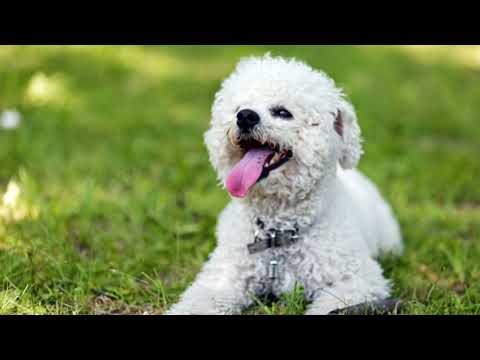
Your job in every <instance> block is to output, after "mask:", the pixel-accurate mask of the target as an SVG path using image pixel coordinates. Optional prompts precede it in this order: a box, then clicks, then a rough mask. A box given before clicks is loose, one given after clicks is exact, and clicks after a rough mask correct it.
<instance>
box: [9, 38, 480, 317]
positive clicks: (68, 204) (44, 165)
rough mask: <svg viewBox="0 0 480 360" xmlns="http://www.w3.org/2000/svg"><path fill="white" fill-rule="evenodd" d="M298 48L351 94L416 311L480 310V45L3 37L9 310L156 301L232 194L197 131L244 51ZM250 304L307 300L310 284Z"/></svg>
mask: <svg viewBox="0 0 480 360" xmlns="http://www.w3.org/2000/svg"><path fill="white" fill-rule="evenodd" d="M267 51H271V52H272V54H274V55H285V56H295V57H298V58H300V59H303V60H305V61H307V62H308V63H310V64H311V65H313V66H315V67H318V68H321V69H323V70H325V71H326V72H327V73H329V74H330V75H331V76H332V77H333V78H334V79H335V80H336V81H337V83H338V84H340V86H342V87H343V88H344V89H345V91H346V93H347V94H348V95H349V97H350V99H351V100H352V102H353V103H354V105H355V106H356V109H357V113H358V116H359V120H360V124H361V126H362V129H363V137H364V140H365V141H364V148H365V155H364V157H363V158H362V160H361V162H360V165H359V167H360V169H361V170H362V171H364V172H365V173H366V174H367V175H368V176H369V177H370V178H371V179H372V180H374V181H375V182H376V183H377V184H378V186H379V187H380V189H381V191H382V193H383V194H384V195H385V197H386V198H387V199H388V200H389V201H390V202H391V204H392V206H393V209H394V211H395V213H396V215H397V216H398V219H399V221H400V223H401V227H402V231H403V235H404V240H405V249H406V251H405V253H404V255H403V256H402V257H401V258H399V259H385V260H383V261H382V263H383V265H384V268H385V272H386V275H387V276H388V277H389V278H391V279H393V281H394V295H395V296H397V297H399V298H401V299H402V300H404V302H405V306H404V308H403V309H402V310H401V311H400V313H403V314H479V313H480V239H479V235H480V186H479V184H478V178H479V177H480V160H479V156H480V126H478V124H479V122H478V121H479V118H478V114H479V113H480V101H479V100H480V86H479V83H480V48H478V47H455V48H451V47H450V48H449V47H441V48H436V47H433V48H432V47H373V46H369V47H361V46H355V47H351V46H285V47H282V46H277V47H271V46H231V47H225V46H201V47H192V46H182V47H175V46H145V47H130V46H126V47H119V46H110V47H97V46H93V47H92V46H72V47H69V46H54V47H52V46H48V47H47V46H45V47H41V46H21V47H11V46H0V112H1V111H3V110H5V109H15V110H16V111H18V112H19V113H20V114H21V116H22V121H21V122H20V124H19V126H18V127H17V128H15V129H2V128H0V281H1V285H0V314H12V313H15V314H161V313H162V312H163V311H164V310H165V308H166V307H168V306H169V304H171V303H172V302H175V301H176V299H177V298H178V296H179V294H180V293H181V292H182V291H183V290H184V289H185V287H186V286H187V285H188V284H189V282H191V281H192V280H193V278H194V276H195V274H196V273H197V271H198V270H199V268H200V266H201V265H202V263H203V262H204V260H205V259H206V257H207V256H208V254H209V252H210V251H211V250H212V249H213V248H214V246H215V239H214V227H215V222H216V217H217V215H218V213H219V212H220V211H221V210H222V208H223V207H224V206H225V204H226V203H227V202H228V201H229V197H228V194H227V193H226V191H224V190H223V189H222V188H221V187H219V186H218V185H217V183H216V179H215V175H214V172H213V170H212V169H211V167H210V165H209V163H208V158H207V153H206V150H205V148H204V145H203V139H202V134H203V132H204V131H205V130H206V129H207V127H208V122H209V114H210V106H211V103H212V100H213V95H214V93H215V92H216V90H217V89H218V88H219V85H220V82H221V80H222V78H224V77H225V76H226V75H227V74H228V73H229V72H230V71H231V70H232V69H233V67H234V65H235V63H236V61H237V60H238V59H239V58H240V57H242V56H245V55H250V54H259V55H260V54H263V53H265V52H267ZM284 300H285V303H284V304H279V305H278V304H277V305H273V306H265V305H260V306H258V307H256V308H255V309H252V310H250V311H249V313H255V314H298V313H300V312H301V311H302V309H303V308H304V306H305V304H304V303H303V301H302V299H301V290H299V291H296V292H295V293H293V294H287V295H286V296H285V299H284Z"/></svg>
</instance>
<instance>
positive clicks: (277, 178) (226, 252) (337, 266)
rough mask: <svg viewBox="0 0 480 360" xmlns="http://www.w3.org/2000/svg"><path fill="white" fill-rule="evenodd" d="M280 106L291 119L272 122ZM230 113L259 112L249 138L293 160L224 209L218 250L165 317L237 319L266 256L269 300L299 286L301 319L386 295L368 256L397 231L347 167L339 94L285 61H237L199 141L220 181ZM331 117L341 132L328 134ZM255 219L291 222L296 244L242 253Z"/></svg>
mask: <svg viewBox="0 0 480 360" xmlns="http://www.w3.org/2000/svg"><path fill="white" fill-rule="evenodd" d="M280 105H281V106H283V107H285V108H287V109H288V110H289V111H290V112H291V113H292V114H293V117H294V118H293V119H289V120H286V119H279V118H274V117H273V116H272V115H271V114H270V112H269V109H270V108H271V107H272V106H280ZM240 108H249V109H253V110H254V111H256V112H257V113H258V114H259V115H260V117H261V124H260V125H259V126H257V127H256V129H255V131H254V136H255V138H256V139H258V140H261V141H267V140H268V141H271V142H274V143H276V144H279V145H280V147H281V148H285V149H291V150H292V152H293V157H292V159H291V160H290V161H288V162H287V163H286V164H285V165H283V166H282V167H280V168H278V169H277V170H274V171H272V172H271V173H270V175H269V176H268V177H267V178H266V179H264V180H262V181H260V182H258V183H257V184H256V185H255V186H254V187H253V188H252V189H251V190H250V192H249V193H248V195H247V196H246V197H245V198H243V199H233V200H232V202H231V203H230V204H229V205H228V206H227V207H226V208H225V210H224V211H223V212H222V214H221V215H220V217H219V221H218V225H217V242H218V246H217V247H216V249H215V250H214V251H213V253H212V254H211V255H210V258H209V260H208V261H207V263H206V264H205V265H204V267H203V269H202V271H201V272H200V273H199V274H198V276H197V278H196V280H195V281H194V283H193V284H192V285H191V286H190V287H189V288H188V289H187V290H186V291H185V293H184V294H183V295H182V297H181V299H180V301H179V302H178V303H177V304H175V305H174V306H173V307H172V308H171V309H170V310H169V311H167V314H236V313H239V312H240V311H241V310H242V309H244V308H245V307H247V306H249V305H251V304H253V303H254V296H258V295H262V294H264V292H265V291H266V290H265V289H266V288H267V287H268V285H269V283H268V281H269V280H268V279H267V267H268V263H269V261H270V260H271V259H273V258H275V259H277V260H278V261H279V267H278V269H279V274H278V278H277V279H276V280H275V281H274V282H273V283H271V291H272V292H273V294H274V295H277V296H278V295H280V294H282V293H285V292H290V291H292V290H293V289H294V286H295V285H296V284H298V285H301V286H303V288H304V290H305V296H306V298H307V300H309V301H311V304H310V305H309V307H308V309H307V313H308V314H327V313H329V312H330V311H332V310H335V309H338V308H343V307H346V306H350V305H356V304H359V303H362V302H365V301H374V300H380V299H385V298H387V297H388V296H389V294H390V283H389V281H388V280H387V279H385V278H384V277H383V275H382V269H381V267H380V265H379V264H378V263H377V261H376V260H375V259H376V257H377V256H379V255H381V254H384V253H387V252H394V253H397V254H398V253H400V251H401V249H402V244H401V236H400V230H399V227H398V224H397V222H396V221H395V219H394V217H393V215H392V212H391V210H390V207H389V205H388V204H387V203H386V202H385V201H384V200H383V199H382V197H381V195H380V194H379V192H378V191H377V189H376V187H375V186H374V185H373V184H372V183H371V182H370V181H369V180H368V179H367V178H366V177H364V176H363V175H362V174H361V173H360V172H358V171H357V170H355V169H353V168H354V167H355V166H356V164H357V163H358V161H359V159H360V157H361V154H362V149H361V138H360V128H359V126H358V123H357V118H356V115H355V111H354V109H353V107H352V106H351V105H350V104H349V103H348V102H347V101H346V100H345V97H344V95H343V93H342V91H341V90H340V89H338V88H337V87H336V86H335V84H334V82H333V80H331V79H330V78H329V77H328V76H327V75H325V74H324V73H322V72H319V71H316V70H314V69H312V68H311V67H309V66H308V65H306V64H304V63H302V62H299V61H297V60H294V59H291V60H286V59H283V58H279V57H271V56H270V55H268V54H267V55H266V56H264V57H261V58H254V57H252V58H247V59H244V60H242V61H241V62H240V63H239V64H238V66H237V68H236V70H235V71H234V72H233V74H232V75H231V76H230V77H228V78H227V79H226V80H225V81H224V82H223V84H222V88H221V89H220V91H219V92H218V93H217V94H216V96H215V102H214V104H213V108H212V120H211V128H210V129H209V130H208V131H207V132H206V134H205V142H206V145H207V148H208V151H209V156H210V160H211V163H212V165H213V167H214V168H215V170H216V171H217V174H218V178H219V180H220V182H221V183H222V184H223V183H224V182H225V179H226V176H227V174H228V172H229V171H230V170H231V169H232V167H233V166H234V165H235V164H236V163H237V162H238V161H239V160H240V158H241V155H242V152H241V151H240V149H239V147H238V146H237V145H236V142H237V139H238V132H237V128H236V118H235V114H236V112H237V111H238V109H240ZM337 118H340V119H341V121H342V125H343V133H342V134H340V133H339V132H338V131H335V126H334V122H335V119H337ZM257 218H261V219H262V220H263V221H264V222H265V224H266V226H267V227H275V228H289V227H291V226H292V225H293V224H295V223H297V224H298V225H299V227H300V240H299V241H298V242H297V243H295V244H293V245H290V246H288V247H281V248H271V249H267V250H265V251H263V252H259V253H255V254H249V253H248V251H247V244H249V243H251V242H252V241H253V238H254V232H255V220H256V219H257Z"/></svg>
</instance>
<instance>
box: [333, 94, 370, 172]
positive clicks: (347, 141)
mask: <svg viewBox="0 0 480 360" xmlns="http://www.w3.org/2000/svg"><path fill="white" fill-rule="evenodd" d="M333 126H334V129H335V132H336V133H337V134H338V136H339V137H340V138H341V150H340V157H339V159H338V160H339V162H340V165H341V166H342V168H344V169H352V168H354V167H355V166H356V165H357V163H358V161H359V160H360V157H361V156H362V153H363V151H362V145H361V137H360V127H359V126H358V122H357V115H356V114H355V110H354V109H353V106H352V105H351V104H349V103H348V102H347V101H345V100H342V101H341V103H340V104H339V106H338V109H337V113H336V114H335V121H334V124H333Z"/></svg>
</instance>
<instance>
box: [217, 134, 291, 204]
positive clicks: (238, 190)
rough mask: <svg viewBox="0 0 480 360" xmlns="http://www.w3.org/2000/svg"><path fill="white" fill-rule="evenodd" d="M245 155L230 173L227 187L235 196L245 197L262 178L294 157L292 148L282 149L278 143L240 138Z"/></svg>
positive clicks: (240, 145) (239, 144)
mask: <svg viewBox="0 0 480 360" xmlns="http://www.w3.org/2000/svg"><path fill="white" fill-rule="evenodd" d="M238 146H239V147H240V148H241V150H242V153H243V157H242V159H241V160H240V161H239V162H238V163H237V164H236V165H235V166H234V167H233V169H232V170H231V171H230V173H229V174H228V177H227V180H226V183H225V185H226V187H227V190H228V192H229V193H230V194H231V195H232V196H235V197H240V198H242V197H245V196H246V195H247V193H248V191H249V190H250V189H251V188H252V187H253V186H254V185H255V184H256V183H257V182H259V181H260V180H262V179H265V178H267V177H268V175H269V174H270V172H271V171H273V170H275V169H278V168H279V167H281V166H282V165H284V164H285V163H286V162H288V160H290V158H291V157H292V151H291V150H288V149H287V150H284V149H280V146H279V145H278V144H274V143H270V142H265V143H261V142H259V141H257V140H255V139H244V140H240V141H239V143H238Z"/></svg>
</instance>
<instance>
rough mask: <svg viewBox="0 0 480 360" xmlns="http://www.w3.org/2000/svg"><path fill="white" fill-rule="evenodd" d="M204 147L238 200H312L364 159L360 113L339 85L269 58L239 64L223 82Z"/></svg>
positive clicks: (298, 66)
mask: <svg viewBox="0 0 480 360" xmlns="http://www.w3.org/2000/svg"><path fill="white" fill-rule="evenodd" d="M205 142H206V145H207V148H208V152H209V156H210V161H211V163H212V165H213V167H214V168H215V169H216V171H217V173H218V177H219V179H220V181H222V182H223V183H224V184H225V186H226V187H227V190H228V191H229V192H230V194H231V195H232V196H235V197H244V196H246V195H247V194H261V195H265V196H269V195H279V196H292V194H297V193H299V192H301V193H308V192H309V191H310V190H311V189H312V188H313V187H314V186H315V185H316V184H317V183H318V182H319V181H320V180H321V179H322V178H323V177H325V176H327V175H329V174H330V175H331V174H334V173H335V171H336V168H337V164H338V163H340V165H341V166H342V167H343V168H353V167H354V166H355V165H356V164H357V162H358V160H359V159H360V156H361V153H362V150H361V144H360V129H359V127H358V124H357V119H356V115H355V112H354V109H353V107H352V106H351V105H350V104H349V103H348V102H347V101H346V100H345V99H344V96H343V94H342V91H341V89H338V88H337V87H335V84H334V82H333V80H331V79H330V78H329V77H327V76H326V75H325V74H324V73H322V72H319V71H316V70H313V69H312V68H311V67H309V66H308V65H306V64H304V63H302V62H299V61H296V60H294V59H291V60H286V59H283V58H279V57H271V56H270V55H266V56H264V57H261V58H255V57H252V58H247V59H244V60H242V61H240V62H239V64H238V65H237V68H236V69H235V71H234V72H233V73H232V74H231V75H230V76H229V77H228V78H227V79H226V80H225V81H224V82H223V84H222V87H221V89H220V91H218V93H217V94H216V95H215V101H214V104H213V107H212V120H211V128H210V129H209V130H208V131H207V132H206V134H205Z"/></svg>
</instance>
